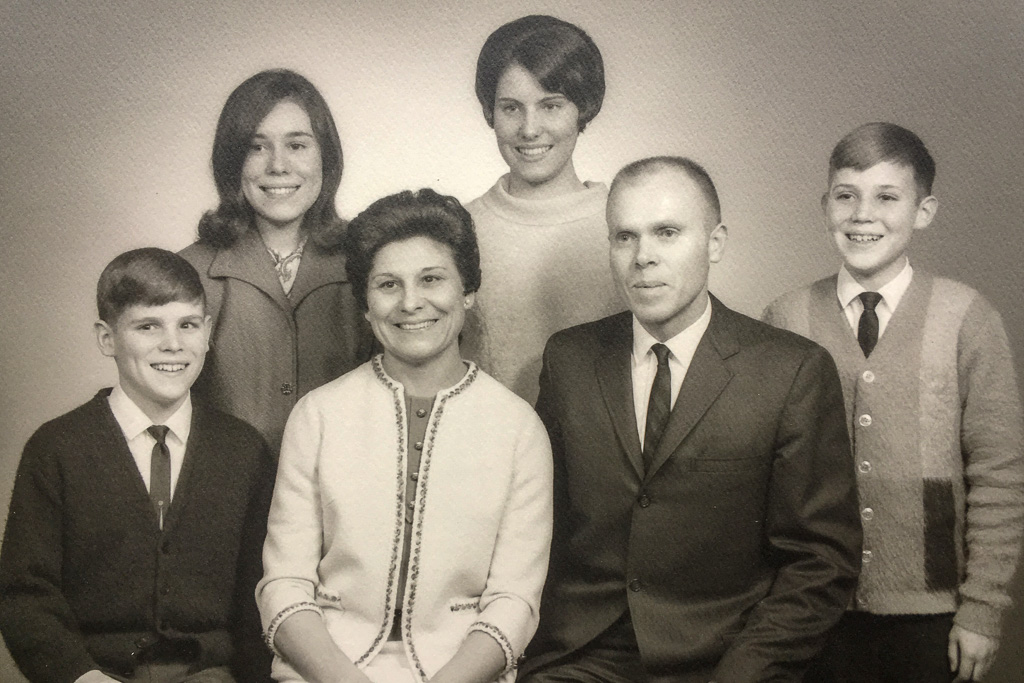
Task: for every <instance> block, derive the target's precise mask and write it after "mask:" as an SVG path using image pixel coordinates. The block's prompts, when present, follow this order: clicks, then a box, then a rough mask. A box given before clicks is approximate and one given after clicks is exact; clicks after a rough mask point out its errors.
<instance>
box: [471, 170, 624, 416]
mask: <svg viewBox="0 0 1024 683" xmlns="http://www.w3.org/2000/svg"><path fill="white" fill-rule="evenodd" d="M585 185H586V189H585V190H582V191H580V192H572V193H569V194H565V195H560V196H558V197H552V198H550V199H521V198H518V197H513V196H512V195H510V194H509V193H508V191H507V190H506V189H505V188H506V187H507V186H508V175H507V174H506V175H505V176H502V177H501V178H500V179H498V182H497V183H495V184H494V186H493V187H492V188H491V189H490V190H488V191H487V192H486V193H485V194H484V195H482V196H481V197H479V198H477V199H475V200H473V201H472V202H470V203H469V204H468V205H467V206H466V208H467V209H468V210H469V212H470V213H471V214H472V215H473V222H474V224H475V226H476V233H477V240H478V241H479V243H480V269H481V271H482V272H483V281H482V283H481V285H480V291H479V292H478V293H477V297H476V306H474V308H473V309H471V310H470V312H469V314H468V317H467V324H466V327H465V328H464V330H463V338H462V352H463V355H464V356H465V357H466V358H469V359H471V360H474V361H476V362H478V363H479V364H480V367H481V368H483V369H484V370H486V371H487V372H488V373H490V374H491V375H492V376H493V377H494V378H495V379H497V380H498V381H499V382H501V383H502V384H504V385H505V386H507V387H508V388H510V389H512V390H513V391H514V392H516V393H517V394H519V396H521V397H523V398H524V399H526V400H527V401H529V402H530V403H534V402H535V401H536V400H537V391H538V378H539V377H540V365H541V354H542V353H543V351H544V344H545V343H547V340H548V337H550V336H551V335H552V334H554V333H555V332H558V331H559V330H562V329H565V328H567V327H572V326H573V325H578V324H580V323H584V322H589V321H591V320H597V319H599V318H604V317H605V316H608V315H611V314H612V313H617V312H619V311H621V310H623V309H624V308H625V307H624V306H623V304H622V303H621V301H620V299H619V296H618V294H617V293H616V291H615V287H614V284H613V283H612V277H611V269H610V268H609V266H608V227H607V224H606V223H605V215H604V211H605V204H606V203H607V200H608V188H607V187H606V186H605V185H604V184H602V183H592V182H587V183H585Z"/></svg>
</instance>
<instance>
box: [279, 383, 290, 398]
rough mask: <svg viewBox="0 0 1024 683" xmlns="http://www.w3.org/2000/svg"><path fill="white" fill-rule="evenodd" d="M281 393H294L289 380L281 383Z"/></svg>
mask: <svg viewBox="0 0 1024 683" xmlns="http://www.w3.org/2000/svg"><path fill="white" fill-rule="evenodd" d="M281 393H282V394H284V395H285V396H291V395H292V385H291V384H289V383H288V382H285V383H284V384H282V385H281Z"/></svg>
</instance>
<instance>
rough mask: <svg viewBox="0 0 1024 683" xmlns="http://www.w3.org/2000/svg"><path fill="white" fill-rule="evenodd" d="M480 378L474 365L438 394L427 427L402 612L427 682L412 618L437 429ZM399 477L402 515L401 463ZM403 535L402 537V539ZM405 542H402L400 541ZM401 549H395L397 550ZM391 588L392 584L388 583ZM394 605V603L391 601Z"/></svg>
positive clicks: (398, 403) (399, 402) (395, 388)
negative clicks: (453, 400)
mask: <svg viewBox="0 0 1024 683" xmlns="http://www.w3.org/2000/svg"><path fill="white" fill-rule="evenodd" d="M381 358H382V356H380V355H378V356H376V357H375V358H374V359H373V368H374V371H375V372H376V373H377V377H378V378H379V379H380V380H381V381H382V382H384V384H386V385H387V386H388V388H390V389H391V391H392V392H394V394H395V408H396V413H397V417H398V428H399V444H400V448H399V450H400V451H401V453H400V457H401V458H402V459H403V460H404V459H405V457H406V449H407V448H408V444H406V443H405V440H404V436H405V429H406V427H405V425H406V416H405V400H404V399H403V398H402V396H401V393H402V391H403V388H402V387H401V385H400V384H398V383H397V382H395V381H394V380H392V379H391V378H390V377H388V375H387V373H386V372H384V366H383V364H382V361H381ZM476 376H477V368H476V366H475V365H473V364H470V368H469V371H468V372H466V374H465V375H464V376H463V378H462V380H461V381H459V383H458V384H456V385H455V386H454V387H452V388H450V389H447V390H445V391H443V392H441V393H439V394H438V398H437V401H436V405H435V407H434V411H433V414H432V415H431V416H430V425H429V427H428V428H427V438H426V443H425V444H424V447H423V457H422V458H421V460H420V477H419V486H418V493H417V499H418V500H417V501H416V508H417V509H416V527H415V529H414V530H413V533H414V537H413V540H412V556H411V557H410V558H409V575H408V577H407V578H406V583H407V585H406V591H405V602H406V604H405V606H404V608H403V610H402V631H403V634H404V635H405V636H406V641H407V643H408V646H409V659H410V660H411V661H412V663H413V664H414V665H415V666H416V670H417V671H418V672H419V674H420V676H421V677H422V678H423V679H424V680H425V679H426V678H427V672H426V670H425V669H424V668H423V664H422V662H421V661H420V658H419V654H418V653H417V652H416V647H415V646H414V645H413V642H412V637H411V633H412V615H413V612H414V610H415V604H416V584H417V580H418V579H419V573H420V553H421V550H422V548H423V517H424V515H425V511H426V505H427V491H428V490H429V486H430V463H431V460H432V456H433V453H434V443H435V442H436V441H437V430H438V425H439V423H440V421H441V416H442V415H443V414H444V407H445V404H446V403H447V402H448V401H449V399H451V398H453V397H455V396H458V395H459V394H461V393H462V392H463V391H464V390H465V389H466V388H467V387H469V386H470V385H471V384H472V383H473V381H474V380H475V379H476ZM398 477H399V482H400V484H399V486H400V488H399V495H398V513H399V515H401V514H402V496H403V490H404V485H405V472H404V468H403V467H402V463H401V462H400V463H399V467H398ZM398 521H399V525H398V528H399V529H401V528H404V524H402V523H401V521H402V520H401V519H399V520H398ZM400 535H401V534H399V536H400ZM399 540H401V539H399ZM397 549H398V546H396V547H395V550H396V551H397ZM388 585H389V588H390V581H389V582H388ZM389 604H390V601H389Z"/></svg>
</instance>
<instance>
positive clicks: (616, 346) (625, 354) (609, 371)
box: [594, 312, 644, 478]
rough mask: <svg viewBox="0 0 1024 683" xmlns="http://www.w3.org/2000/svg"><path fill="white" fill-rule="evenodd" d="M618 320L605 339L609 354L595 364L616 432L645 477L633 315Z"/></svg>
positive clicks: (627, 453)
mask: <svg viewBox="0 0 1024 683" xmlns="http://www.w3.org/2000/svg"><path fill="white" fill-rule="evenodd" d="M614 323H615V326H614V327H613V328H612V329H611V330H610V334H609V335H608V337H607V338H606V339H604V340H603V341H604V346H605V349H606V350H607V354H606V355H602V356H601V357H599V358H595V359H594V367H595V370H596V372H597V380H598V384H599V385H600V387H601V393H602V395H603V397H604V402H605V406H607V408H608V413H609V415H610V416H611V422H612V427H613V429H614V430H615V434H616V435H617V436H618V437H619V442H620V443H621V444H622V448H623V449H624V450H625V451H626V455H627V456H629V461H630V462H631V463H632V464H633V468H634V469H635V470H636V473H637V475H638V476H639V477H640V478H643V476H644V459H643V453H642V451H641V448H640V435H639V434H637V426H636V412H635V410H634V408H633V376H632V373H631V372H630V367H629V364H630V358H631V354H632V352H633V327H632V326H633V315H632V314H631V313H629V312H626V313H623V314H621V315H619V317H618V318H617V319H616V320H615V321H614Z"/></svg>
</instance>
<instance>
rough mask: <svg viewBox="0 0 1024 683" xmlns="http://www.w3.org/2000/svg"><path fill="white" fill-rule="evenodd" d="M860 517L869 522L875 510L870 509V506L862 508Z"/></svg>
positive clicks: (873, 516)
mask: <svg viewBox="0 0 1024 683" xmlns="http://www.w3.org/2000/svg"><path fill="white" fill-rule="evenodd" d="M860 517H861V519H863V520H864V521H865V522H870V521H871V520H873V519H874V518H875V511H874V510H872V509H871V508H864V509H863V510H861V511H860Z"/></svg>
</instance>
